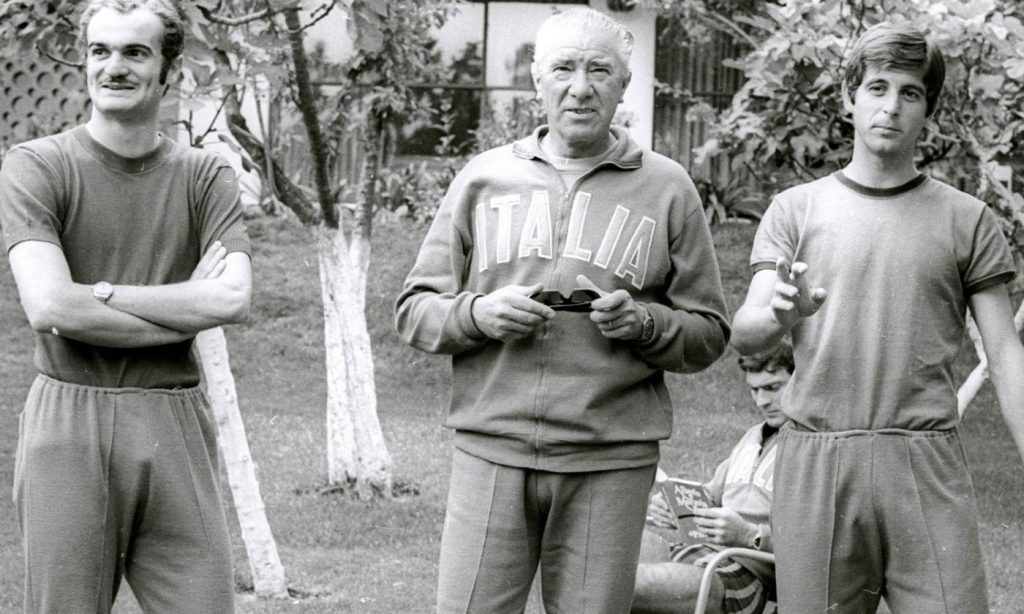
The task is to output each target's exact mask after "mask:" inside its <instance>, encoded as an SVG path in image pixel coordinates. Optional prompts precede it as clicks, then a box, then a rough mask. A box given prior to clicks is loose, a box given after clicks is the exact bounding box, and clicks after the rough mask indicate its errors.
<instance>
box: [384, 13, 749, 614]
mask: <svg viewBox="0 0 1024 614" xmlns="http://www.w3.org/2000/svg"><path fill="white" fill-rule="evenodd" d="M585 11H589V9H584V12H583V13H577V16H579V15H580V14H582V15H583V17H584V18H590V17H591V16H592V13H586V12H585ZM598 19H601V18H600V17H598ZM574 25H575V24H571V25H570V26H569V27H570V28H571V27H574ZM613 27H614V26H613ZM560 31H562V32H564V31H565V29H562V30H560ZM584 44H585V43H584ZM627 82H628V80H627ZM541 86H542V87H541V90H542V91H545V92H549V91H551V90H552V89H553V88H552V87H546V86H545V85H544V84H543V83H541ZM617 98H618V96H617V95H616V96H615V100H616V101H617ZM554 130H555V129H554V128H551V127H549V126H542V127H540V128H538V129H537V130H536V131H535V132H534V133H533V134H532V135H531V136H529V137H527V138H525V139H523V140H521V141H518V142H516V143H513V144H511V145H506V146H504V147H499V148H497V149H493V150H491V151H488V152H485V153H483V154H481V155H479V156H477V157H476V158H474V159H473V160H471V161H470V162H469V163H468V164H467V165H466V167H465V168H464V169H463V170H462V171H461V172H460V173H459V174H458V176H456V178H455V179H454V180H453V182H452V184H451V186H450V187H449V190H448V194H447V196H446V197H445V200H444V202H443V203H442V205H441V207H440V209H439V211H438V214H437V217H436V219H435V220H434V222H433V225H432V226H431V228H430V230H429V232H428V235H427V237H426V239H425V241H424V243H423V246H422V248H421V250H420V253H419V257H418V259H417V261H416V264H415V265H414V267H413V269H412V271H411V272H410V273H409V276H408V279H407V280H406V283H405V288H404V291H403V293H402V294H401V296H400V297H399V299H398V304H397V311H398V314H397V326H398V330H399V332H400V334H401V335H402V337H403V338H404V339H405V340H406V341H407V342H409V343H410V344H411V345H413V346H414V347H416V348H418V349H421V350H424V351H427V352H432V353H441V354H450V355H451V356H452V393H451V404H450V408H449V411H448V414H447V417H446V420H445V424H446V426H448V427H449V428H452V429H454V430H455V437H454V446H455V452H454V456H453V461H452V476H451V487H450V492H449V499H448V509H447V517H446V521H445V530H444V536H443V538H442V546H441V561H440V579H439V595H438V599H439V603H438V611H442V612H456V611H458V612H467V611H469V612H505V611H520V612H521V611H522V605H521V604H522V602H524V601H525V599H526V593H527V591H528V590H529V587H530V581H531V580H532V578H533V575H534V572H535V571H536V568H537V565H538V562H539V564H540V568H541V576H542V580H543V582H542V585H543V593H544V601H545V603H546V605H547V606H548V607H549V609H551V608H553V607H555V608H556V611H562V612H571V611H583V612H625V611H628V609H629V603H630V600H631V597H632V591H633V580H634V578H633V576H634V573H633V572H634V570H635V565H636V561H637V556H638V553H639V544H640V535H641V533H642V530H643V525H644V518H645V512H646V506H647V494H648V492H649V490H650V487H651V485H652V483H653V478H654V472H655V466H656V463H657V461H658V445H659V444H658V442H659V440H662V439H666V438H668V437H669V436H670V435H671V434H672V407H671V402H670V400H669V396H668V392H667V390H666V387H665V383H664V379H663V373H664V371H666V370H667V371H674V372H680V373H689V372H695V371H700V370H701V369H703V368H705V367H707V366H708V365H709V364H711V363H712V362H713V361H714V360H715V359H716V358H718V357H719V356H720V355H721V354H722V352H723V351H724V349H725V345H726V343H727V341H728V335H729V328H728V324H727V316H726V309H725V305H724V299H723V296H722V288H721V281H720V278H719V273H718V266H717V263H716V260H715V254H714V250H713V246H712V242H711V235H710V232H709V230H708V225H707V222H706V219H705V216H704V212H703V208H702V206H701V203H700V199H699V196H698V194H697V191H696V189H695V188H694V185H693V182H692V181H691V180H690V178H689V176H688V175H687V174H686V172H685V171H684V170H683V168H682V167H680V166H679V165H678V164H676V163H675V162H673V161H671V160H669V159H667V158H665V157H663V156H660V155H658V154H655V153H652V152H650V151H642V150H641V149H640V147H639V146H638V145H637V144H636V143H635V142H634V141H633V140H632V139H631V138H630V137H629V135H628V133H627V132H626V131H625V130H622V129H619V128H614V127H613V128H607V127H606V130H605V132H604V134H603V137H604V138H606V139H607V140H606V141H605V142H606V143H607V144H608V148H607V149H606V150H605V151H604V153H602V154H601V155H600V156H598V157H596V158H594V159H592V160H590V161H589V162H588V161H586V160H582V161H581V160H578V159H566V158H559V157H557V156H555V155H552V154H551V153H550V151H548V150H549V149H550V147H547V142H551V141H553V140H557V137H558V135H556V134H555V132H554ZM546 141H547V142H546ZM603 146H604V144H603V143H602V147H603ZM580 164H583V166H582V167H581V166H579V165H580ZM579 276H584V277H585V278H586V279H583V278H582V277H580V278H579V279H578V277H579ZM581 283H582V284H590V283H592V284H593V286H596V287H598V288H600V289H601V290H603V291H604V293H605V294H607V295H608V296H604V297H602V298H600V299H598V300H596V301H594V302H593V308H594V311H593V312H590V313H589V314H588V313H586V312H573V311H557V312H556V311H552V310H551V309H549V308H548V307H545V306H539V305H538V306H536V309H535V310H534V311H535V313H540V314H542V315H543V321H542V322H541V323H539V324H538V325H537V326H536V327H535V328H532V329H530V330H529V331H528V333H523V334H520V335H512V336H507V337H505V338H503V339H498V338H493V337H489V336H487V335H486V334H485V333H484V332H483V330H482V329H481V327H482V326H483V324H482V323H481V322H480V318H481V313H480V309H479V307H480V305H479V304H478V305H476V309H474V303H478V302H484V301H486V300H488V298H489V297H492V296H494V294H495V293H500V292H510V291H512V292H518V293H520V294H521V295H522V296H521V297H519V298H520V299H522V298H528V297H530V296H536V293H537V292H538V291H540V290H542V289H543V290H548V291H550V290H556V291H560V292H561V293H562V294H564V295H569V293H570V292H571V291H572V290H573V289H574V288H576V287H577V286H579V285H580V284H581ZM622 297H628V299H629V300H630V301H633V302H634V303H635V307H636V309H635V313H637V314H640V316H639V317H642V318H643V322H642V325H641V323H640V322H639V321H638V322H637V323H636V326H635V330H636V331H637V334H636V335H632V334H630V335H629V338H625V337H624V335H622V334H618V337H620V338H614V337H615V336H616V335H617V334H616V333H611V332H609V328H614V327H615V326H617V323H615V322H610V321H606V320H607V317H606V315H605V314H604V313H603V312H602V310H603V309H605V307H606V306H607V305H608V304H611V303H613V302H615V301H617V300H619V299H621V298H622ZM523 302H524V301H522V300H520V303H523ZM525 302H529V303H532V301H525ZM556 314H557V315H556ZM620 330H631V329H628V327H626V328H623V329H620ZM630 561H632V566H633V567H632V568H630Z"/></svg>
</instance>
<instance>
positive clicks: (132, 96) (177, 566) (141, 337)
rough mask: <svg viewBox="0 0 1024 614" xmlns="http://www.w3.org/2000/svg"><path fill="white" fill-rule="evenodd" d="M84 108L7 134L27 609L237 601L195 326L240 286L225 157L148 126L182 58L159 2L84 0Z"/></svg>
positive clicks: (245, 272)
mask: <svg viewBox="0 0 1024 614" xmlns="http://www.w3.org/2000/svg"><path fill="white" fill-rule="evenodd" d="M81 30H82V31H81V36H82V40H83V43H84V51H85V57H86V70H85V72H86V82H87V86H88V91H89V97H90V100H91V101H92V112H91V116H90V118H89V121H88V122H87V123H86V124H85V125H83V126H79V127H77V128H74V129H72V130H70V131H68V132H64V133H62V134H58V135H54V136H51V137H46V138H43V139H37V140H34V141H30V142H28V143H24V144H21V145H19V146H17V147H14V148H12V149H11V150H10V151H9V152H8V153H7V155H6V156H5V159H4V164H3V170H2V172H0V224H2V226H3V237H4V242H5V244H6V246H7V249H8V257H9V259H10V264H11V270H12V271H13V273H14V278H15V281H16V283H17V285H18V292H19V295H20V298H21V303H22V306H23V307H24V310H25V315H26V316H27V317H28V320H29V323H30V325H31V326H32V328H33V329H34V330H35V331H36V339H37V343H36V353H35V363H36V367H37V368H38V369H39V373H40V374H39V376H38V377H37V378H36V380H35V382H34V383H33V384H32V388H31V390H30V392H29V396H28V400H27V401H26V403H25V411H24V412H23V414H22V417H21V432H20V436H19V440H18V452H17V459H16V467H15V472H14V473H15V475H14V499H15V503H16V505H17V509H18V520H19V522H20V525H21V531H22V537H23V540H24V547H25V612H32V613H52V614H57V613H62V614H66V613H71V612H74V613H85V612H97V613H100V612H109V611H110V609H111V606H112V604H113V601H114V599H115V597H116V595H117V591H118V587H119V585H120V582H121V580H122V578H125V579H127V581H128V582H129V584H131V586H132V592H133V593H134V594H135V596H136V598H137V599H138V601H139V603H140V604H141V605H142V608H143V609H144V610H145V611H146V612H147V613H156V614H174V613H181V612H189V613H190V614H192V613H196V614H224V613H226V612H231V611H232V609H233V600H234V596H233V584H234V582H233V580H234V578H233V574H232V570H231V556H230V543H229V539H228V532H227V523H226V520H225V517H224V511H223V509H222V506H221V497H220V493H219V490H218V483H219V478H218V474H217V465H216V461H217V448H216V439H215V428H214V425H213V421H212V419H211V417H210V415H209V409H208V407H207V404H206V399H205V397H204V395H203V392H202V391H201V389H200V388H199V387H198V384H199V372H198V369H197V366H196V364H195V362H194V361H193V360H192V358H191V354H190V350H191V347H192V338H193V337H194V336H195V335H196V333H197V332H198V331H201V330H204V329H207V328H213V327H216V326H220V325H222V324H227V323H230V322H235V321H238V320H240V319H242V318H244V317H245V314H246V313H247V312H248V308H249V300H250V286H251V282H250V275H251V273H250V265H249V256H248V250H249V241H248V238H247V237H246V233H245V227H244V225H243V223H242V217H241V208H240V205H239V200H238V186H237V181H236V177H235V174H234V172H233V171H232V169H231V167H230V166H228V165H227V163H226V162H224V160H222V159H220V158H219V157H217V156H215V155H213V154H211V153H208V152H202V151H199V150H195V149H190V148H188V147H185V146H181V145H178V144H175V143H173V142H172V141H171V140H170V139H169V138H167V137H166V136H164V135H162V134H161V133H160V132H159V131H158V129H157V127H158V120H159V108H160V100H161V98H162V97H163V95H164V93H165V91H166V89H167V85H168V83H169V82H170V80H171V79H172V78H174V76H175V75H176V73H177V71H178V68H179V66H180V62H181V59H180V54H181V50H182V45H183V40H184V31H185V29H184V23H183V21H182V19H181V17H180V16H179V14H178V9H177V8H176V7H175V5H174V3H172V2H170V0H93V1H92V2H89V3H88V5H87V6H86V7H85V11H84V13H83V15H82V18H81Z"/></svg>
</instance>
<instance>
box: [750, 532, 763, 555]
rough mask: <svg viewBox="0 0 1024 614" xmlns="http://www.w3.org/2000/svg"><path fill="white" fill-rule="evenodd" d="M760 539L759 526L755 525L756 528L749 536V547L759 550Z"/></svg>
mask: <svg viewBox="0 0 1024 614" xmlns="http://www.w3.org/2000/svg"><path fill="white" fill-rule="evenodd" d="M761 541H762V540H761V527H757V530H756V531H754V536H753V537H751V538H750V547H751V548H753V549H754V550H760V549H761Z"/></svg>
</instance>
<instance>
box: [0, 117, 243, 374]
mask: <svg viewBox="0 0 1024 614" xmlns="http://www.w3.org/2000/svg"><path fill="white" fill-rule="evenodd" d="M0 226H2V228H3V239H4V243H5V244H6V247H7V249H8V250H10V249H11V248H12V247H13V246H14V245H16V244H17V243H20V242H22V241H29V240H34V241H46V242H49V243H54V244H56V245H58V246H60V247H61V249H62V250H63V252H64V255H65V257H66V258H67V261H68V266H69V267H70V270H71V277H72V280H73V281H75V282H76V283H81V284H93V283H96V282H98V281H108V282H110V283H113V284H127V285H158V284H168V283H175V282H181V281H186V280H188V279H189V276H190V275H191V274H192V270H193V269H194V268H195V265H196V264H197V263H198V262H199V259H200V257H201V256H202V254H203V253H204V252H205V251H206V249H207V248H208V247H209V246H210V245H211V244H212V243H213V242H214V241H216V240H220V241H221V242H222V243H223V244H224V246H225V248H226V249H227V250H228V252H235V251H241V252H245V253H248V252H249V239H248V237H247V236H246V232H245V226H244V223H243V221H242V211H241V206H240V203H239V197H238V182H237V177H236V175H235V173H234V171H233V170H232V169H231V167H230V166H229V165H228V164H227V162H226V161H225V160H223V159H222V158H221V157H220V156H218V155H216V154H214V153H212V152H207V151H202V150H198V149H193V148H189V147H186V146H184V145H180V144H176V143H173V142H172V141H171V140H170V139H167V138H161V141H160V144H159V146H158V147H157V148H156V150H155V151H153V152H151V153H149V154H147V155H145V156H143V157H141V158H124V157H122V156H119V155H118V154H116V153H114V152H113V151H111V150H109V149H107V148H106V147H104V146H102V145H100V144H99V143H98V142H96V141H95V140H94V139H93V138H92V137H91V136H90V135H89V132H88V131H87V130H86V128H85V127H84V126H79V127H77V128H74V129H72V130H70V131H67V132H64V133H61V134H57V135H54V136H50V137H46V138H42V139H37V140H34V141H29V142H27V143H23V144H21V145H18V146H16V147H14V148H12V149H11V150H10V151H8V152H7V154H6V155H5V157H4V160H3V166H2V167H0ZM36 338H37V343H36V351H35V364H36V367H37V368H38V369H39V371H40V372H41V373H44V374H46V375H48V376H50V377H53V378H55V379H58V380H61V381H66V382H72V383H79V384H85V385H90V386H101V387H115V388H119V387H139V388H174V387H178V386H182V387H184V386H193V385H195V384H197V383H198V382H199V371H198V368H197V366H196V364H195V362H194V360H193V359H192V357H191V352H190V350H191V347H192V343H191V341H186V342H182V343H175V344H171V345H163V346H158V347H147V348H106V347H99V346H94V345H90V344H88V343H82V342H80V341H75V340H73V339H68V338H66V337H62V336H56V335H52V334H49V333H37V335H36Z"/></svg>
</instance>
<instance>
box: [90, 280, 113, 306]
mask: <svg viewBox="0 0 1024 614" xmlns="http://www.w3.org/2000/svg"><path fill="white" fill-rule="evenodd" d="M113 294H114V286H112V285H110V283H109V282H105V281H101V282H97V283H96V284H95V285H93V287H92V295H93V297H94V298H96V299H97V300H100V301H103V302H104V303H106V302H107V300H109V299H110V297H111V295H113Z"/></svg>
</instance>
